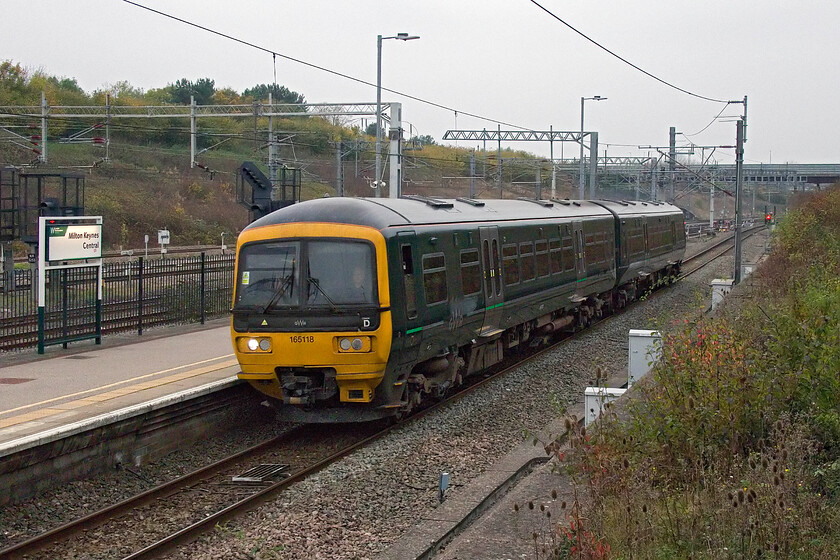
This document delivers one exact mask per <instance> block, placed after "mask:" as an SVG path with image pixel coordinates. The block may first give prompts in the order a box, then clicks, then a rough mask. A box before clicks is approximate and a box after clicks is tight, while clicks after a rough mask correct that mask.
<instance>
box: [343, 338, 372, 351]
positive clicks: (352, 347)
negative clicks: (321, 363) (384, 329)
mask: <svg viewBox="0 0 840 560" xmlns="http://www.w3.org/2000/svg"><path fill="white" fill-rule="evenodd" d="M338 351H339V352H370V351H371V342H370V337H369V336H357V337H342V338H339V339H338Z"/></svg>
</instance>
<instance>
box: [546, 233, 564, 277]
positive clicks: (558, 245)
mask: <svg viewBox="0 0 840 560" xmlns="http://www.w3.org/2000/svg"><path fill="white" fill-rule="evenodd" d="M549 247H550V250H551V273H552V274H560V273H561V272H563V258H562V257H561V255H560V252H561V251H562V249H563V242H562V241H561V240H560V239H559V238H555V239H552V240H550V241H549Z"/></svg>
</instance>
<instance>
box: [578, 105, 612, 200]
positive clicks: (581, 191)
mask: <svg viewBox="0 0 840 560" xmlns="http://www.w3.org/2000/svg"><path fill="white" fill-rule="evenodd" d="M606 99H607V98H606V97H601V96H600V95H596V96H594V97H581V98H580V188H579V192H578V196H579V197H580V199H581V200H583V199H584V197H585V196H584V189H583V183H584V181H583V178H584V176H583V102H584V101H604V100H606ZM590 146H591V144H590ZM590 151H591V150H590ZM589 157H592V154H590V155H589Z"/></svg>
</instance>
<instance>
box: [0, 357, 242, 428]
mask: <svg viewBox="0 0 840 560" xmlns="http://www.w3.org/2000/svg"><path fill="white" fill-rule="evenodd" d="M231 356H233V354H226V355H224V356H217V357H215V358H208V359H207V360H200V361H198V362H193V363H191V364H184V365H182V366H175V367H172V368H168V369H162V370H160V371H156V372H154V373H147V374H145V375H141V376H139V377H134V378H132V379H123V380H122V381H116V382H114V383H110V384H108V385H103V386H102V387H96V388H94V389H87V390H85V391H79V392H77V393H71V394H69V395H62V396H60V397H55V398H53V399H47V400H45V401H41V402H36V403H32V404H25V405H23V406H19V407H17V408H10V409H9V410H0V414H9V413H12V412H17V411H18V410H25V409H27V408H33V407H36V406H41V405H44V404H48V403H51V402H55V401H60V400H63V399H69V398H72V397H78V396H79V395H87V394H89V393H95V392H96V391H101V390H102V389H107V388H109V387H116V386H117V385H123V384H125V383H131V382H132V381H138V380H140V379H146V378H149V377H154V376H155V375H160V374H162V373H169V372H170V371H175V370H179V369H183V368H188V367H192V366H197V365H199V364H206V363H207V362H214V361H216V360H221V359H224V358H230V357H231ZM233 363H235V362H233ZM233 363H230V364H229V363H228V362H224V365H222V367H227V366H228V365H233ZM219 369H221V368H219Z"/></svg>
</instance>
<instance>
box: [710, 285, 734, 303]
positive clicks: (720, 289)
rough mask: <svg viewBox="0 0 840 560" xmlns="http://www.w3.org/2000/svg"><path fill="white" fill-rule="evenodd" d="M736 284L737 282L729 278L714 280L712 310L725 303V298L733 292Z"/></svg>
mask: <svg viewBox="0 0 840 560" xmlns="http://www.w3.org/2000/svg"><path fill="white" fill-rule="evenodd" d="M734 283H735V280H731V279H728V278H727V279H723V278H715V279H714V280H712V309H714V308H715V307H717V306H718V304H719V303H720V302H722V301H723V298H725V297H726V296H728V295H729V292H731V291H732V285H733V284H734Z"/></svg>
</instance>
